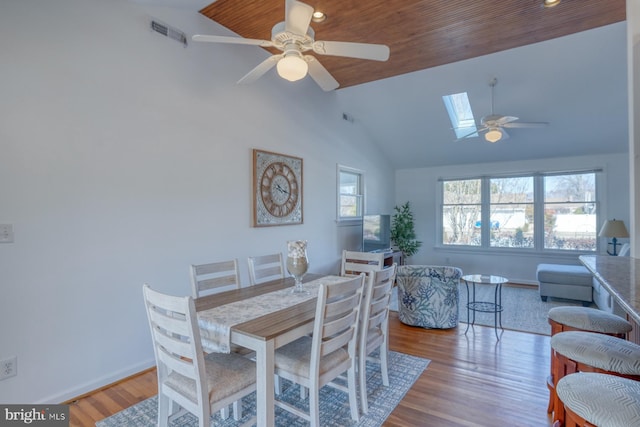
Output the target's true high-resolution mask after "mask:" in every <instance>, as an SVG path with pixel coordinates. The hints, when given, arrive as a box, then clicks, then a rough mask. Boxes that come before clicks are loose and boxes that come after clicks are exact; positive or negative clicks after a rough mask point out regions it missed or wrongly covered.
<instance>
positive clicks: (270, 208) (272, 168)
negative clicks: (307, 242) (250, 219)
mask: <svg viewBox="0 0 640 427" xmlns="http://www.w3.org/2000/svg"><path fill="white" fill-rule="evenodd" d="M253 160H254V178H253V179H254V197H255V200H254V206H255V209H254V225H255V226H257V227H259V226H268V225H284V224H302V159H300V158H297V157H290V156H285V155H282V154H277V153H269V152H265V151H260V150H253Z"/></svg>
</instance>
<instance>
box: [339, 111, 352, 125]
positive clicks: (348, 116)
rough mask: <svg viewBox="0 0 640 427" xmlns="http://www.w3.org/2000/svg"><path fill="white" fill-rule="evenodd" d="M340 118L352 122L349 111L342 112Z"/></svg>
mask: <svg viewBox="0 0 640 427" xmlns="http://www.w3.org/2000/svg"><path fill="white" fill-rule="evenodd" d="M342 120H345V121H347V122H349V123H353V116H352V115H351V114H349V113H342Z"/></svg>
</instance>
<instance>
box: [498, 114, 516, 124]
mask: <svg viewBox="0 0 640 427" xmlns="http://www.w3.org/2000/svg"><path fill="white" fill-rule="evenodd" d="M516 120H518V118H517V117H514V116H499V117H498V118H497V119H496V120H495V123H496V125H498V126H504V125H505V124H507V123H511V122H515V121H516Z"/></svg>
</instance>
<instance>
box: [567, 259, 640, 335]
mask: <svg viewBox="0 0 640 427" xmlns="http://www.w3.org/2000/svg"><path fill="white" fill-rule="evenodd" d="M579 259H580V262H581V263H582V264H584V266H585V267H587V269H588V270H589V271H591V273H592V274H593V275H594V277H595V278H596V279H598V281H599V282H600V283H602V286H604V287H605V289H607V290H608V291H609V293H610V294H611V296H612V297H613V298H614V299H615V300H616V302H617V303H618V304H620V306H621V307H622V309H623V310H624V311H626V312H627V314H629V317H630V318H631V319H633V320H634V321H635V322H636V323H638V324H640V259H638V258H631V257H627V256H623V257H618V256H610V255H581V256H580V257H579Z"/></svg>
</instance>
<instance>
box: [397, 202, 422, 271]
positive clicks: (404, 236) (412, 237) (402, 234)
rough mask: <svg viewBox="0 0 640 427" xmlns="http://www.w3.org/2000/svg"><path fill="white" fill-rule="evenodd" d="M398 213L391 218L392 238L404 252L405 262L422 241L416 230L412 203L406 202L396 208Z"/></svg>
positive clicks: (416, 250)
mask: <svg viewBox="0 0 640 427" xmlns="http://www.w3.org/2000/svg"><path fill="white" fill-rule="evenodd" d="M394 209H395V211H396V213H395V214H393V218H392V219H391V240H392V241H393V242H394V243H395V245H396V246H397V247H398V249H399V250H401V251H402V253H403V254H404V257H403V263H404V262H406V259H407V258H408V257H410V256H412V255H413V254H415V253H416V252H418V249H419V248H420V246H421V245H422V242H420V241H418V240H417V239H416V232H415V229H414V225H413V214H412V213H411V205H410V204H409V202H406V203H405V204H404V205H402V206H400V207H398V206H396V207H395V208H394Z"/></svg>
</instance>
